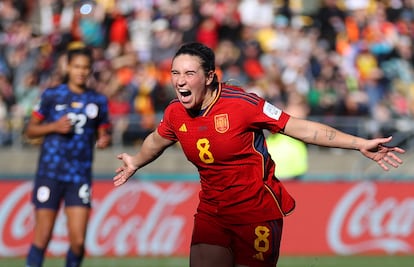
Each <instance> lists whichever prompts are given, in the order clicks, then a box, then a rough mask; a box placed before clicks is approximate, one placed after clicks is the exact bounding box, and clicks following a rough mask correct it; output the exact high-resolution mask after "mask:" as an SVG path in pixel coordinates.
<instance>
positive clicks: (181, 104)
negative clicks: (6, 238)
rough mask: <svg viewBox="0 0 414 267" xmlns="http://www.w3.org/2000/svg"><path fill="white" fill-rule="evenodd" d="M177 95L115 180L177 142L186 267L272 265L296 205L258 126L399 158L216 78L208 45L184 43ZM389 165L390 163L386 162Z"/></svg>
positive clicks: (376, 142) (177, 64)
mask: <svg viewBox="0 0 414 267" xmlns="http://www.w3.org/2000/svg"><path fill="white" fill-rule="evenodd" d="M171 74H172V84H173V87H174V88H175V91H176V94H177V98H176V99H175V100H173V101H172V102H171V103H170V104H169V106H168V107H167V108H166V110H165V114H164V118H163V120H162V121H161V122H160V124H159V126H158V128H157V129H156V130H155V131H154V132H153V133H151V134H150V135H149V136H148V137H147V138H146V139H145V140H144V142H143V144H142V147H141V149H140V151H139V152H138V153H137V154H136V155H133V156H132V155H129V154H126V153H122V154H120V155H118V158H119V159H120V160H122V162H123V164H122V166H121V167H119V168H118V169H117V170H116V173H117V174H116V175H115V176H114V178H113V181H114V185H115V186H120V185H122V184H124V183H125V182H126V181H127V180H128V179H129V178H130V177H131V176H132V175H133V174H134V173H135V172H136V171H137V170H138V169H139V168H142V167H143V166H145V165H146V164H148V163H150V162H152V161H154V160H155V159H156V158H157V157H158V156H160V155H161V153H162V152H163V151H164V149H166V148H167V147H169V146H171V145H172V144H174V143H175V142H180V144H181V146H182V149H183V151H184V153H185V155H186V157H187V158H188V160H189V161H191V162H192V163H193V164H194V165H195V166H196V167H197V168H198V171H199V175H200V179H201V192H200V195H199V197H200V202H199V205H198V208H197V213H196V215H195V219H194V229H193V235H192V241H191V249H190V266H191V267H233V266H237V267H241V266H249V267H271V266H273V267H274V266H275V265H276V263H277V261H278V257H279V247H280V240H281V233H282V225H283V217H284V216H286V215H288V214H289V213H291V212H292V211H293V209H294V207H295V202H294V200H293V198H292V197H291V196H290V195H289V194H288V192H287V191H286V190H285V189H284V187H283V185H282V184H281V183H280V181H279V180H278V179H277V178H276V177H275V175H274V171H275V163H274V162H273V161H272V159H271V157H270V156H269V153H268V151H267V148H266V144H265V138H264V134H263V129H266V130H270V131H271V132H273V133H276V132H282V133H284V134H286V135H289V136H291V137H294V138H297V139H300V140H302V141H304V142H307V143H310V144H315V145H321V146H327V147H338V148H344V149H355V150H359V151H360V152H361V153H362V154H363V155H364V156H366V157H368V158H370V159H372V160H374V161H376V162H377V163H378V164H379V165H380V167H382V168H383V169H384V170H388V169H389V166H392V167H397V166H398V165H399V164H401V163H402V161H401V159H400V158H399V157H397V156H396V154H395V152H397V153H403V152H404V150H403V149H401V148H398V147H387V146H385V145H384V144H385V143H387V142H389V141H390V140H391V137H389V138H377V139H372V140H367V139H363V138H359V137H356V136H352V135H349V134H345V133H343V132H340V131H338V130H336V129H334V128H331V127H329V126H327V125H323V124H320V123H316V122H312V121H307V120H303V119H299V118H295V117H292V116H290V115H289V114H287V113H285V112H284V111H282V110H280V109H279V108H277V107H275V106H273V105H271V104H269V103H268V102H266V101H265V100H264V99H262V98H260V97H258V96H257V95H255V94H249V93H246V92H245V91H243V90H242V89H240V88H237V87H233V86H230V85H227V84H225V83H220V82H219V81H218V78H217V76H216V74H215V56H214V53H213V51H212V50H211V49H210V48H208V47H206V46H204V45H202V44H199V43H190V44H185V45H183V46H182V47H181V48H180V49H179V50H178V51H177V53H176V54H175V56H174V58H173V62H172V68H171ZM388 165H389V166H388Z"/></svg>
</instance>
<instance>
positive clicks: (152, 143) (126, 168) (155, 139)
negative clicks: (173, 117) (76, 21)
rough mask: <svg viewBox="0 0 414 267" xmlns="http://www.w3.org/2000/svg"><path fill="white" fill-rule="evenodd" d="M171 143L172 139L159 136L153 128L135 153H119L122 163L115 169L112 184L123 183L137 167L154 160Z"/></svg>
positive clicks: (118, 184)
mask: <svg viewBox="0 0 414 267" xmlns="http://www.w3.org/2000/svg"><path fill="white" fill-rule="evenodd" d="M173 143H174V141H171V140H169V139H165V138H163V137H161V136H160V135H159V134H158V132H157V131H156V130H155V131H154V132H152V133H151V134H149V135H148V136H147V137H146V138H145V140H144V142H143V143H142V146H141V149H140V151H139V152H138V153H137V154H136V155H134V156H131V155H129V154H127V153H122V154H119V155H118V159H120V160H122V162H123V165H122V166H121V167H119V168H118V169H116V173H117V174H116V175H115V176H114V178H113V181H114V185H115V186H120V185H122V184H124V183H125V182H126V181H128V179H129V178H130V177H131V176H132V175H134V174H135V172H136V171H137V170H138V169H139V168H142V167H144V166H145V165H147V164H149V163H150V162H152V161H154V160H155V159H156V158H158V157H159V156H160V155H161V154H162V152H163V151H164V150H165V149H166V148H167V147H169V146H171V145H172V144H173Z"/></svg>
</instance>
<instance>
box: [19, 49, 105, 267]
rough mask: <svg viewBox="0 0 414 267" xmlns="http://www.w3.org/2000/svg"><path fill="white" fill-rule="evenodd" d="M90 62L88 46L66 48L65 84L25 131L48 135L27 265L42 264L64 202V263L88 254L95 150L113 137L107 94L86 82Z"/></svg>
mask: <svg viewBox="0 0 414 267" xmlns="http://www.w3.org/2000/svg"><path fill="white" fill-rule="evenodd" d="M92 63H93V62H92V52H91V51H90V49H88V48H87V47H80V48H76V49H72V50H68V53H67V73H66V74H67V77H66V82H65V83H63V84H61V85H59V86H57V87H55V88H49V89H46V90H45V91H44V93H43V94H42V96H41V99H40V103H39V105H38V106H37V107H35V109H34V111H33V115H32V117H31V119H30V121H29V123H28V126H27V128H26V131H25V134H26V136H27V137H28V138H39V137H43V138H44V139H43V144H42V148H41V153H40V157H39V162H38V169H37V173H36V179H35V182H34V188H33V196H32V202H33V204H34V206H35V226H34V235H33V242H32V244H31V247H30V249H29V253H28V255H27V262H26V266H27V267H40V266H42V263H43V260H44V255H45V251H46V249H47V246H48V244H49V241H50V239H51V237H52V232H53V228H54V224H55V220H56V217H57V214H58V210H59V208H60V205H61V202H62V201H63V200H64V203H65V206H64V209H65V214H66V217H67V228H68V237H69V242H70V247H69V249H68V252H67V255H66V266H67V267H69V266H70V267H77V266H80V264H81V262H82V259H83V256H84V243H85V236H86V229H87V224H88V219H89V213H90V208H91V185H92V161H93V153H94V148H95V147H97V148H105V147H107V146H108V145H109V144H110V140H111V136H110V133H109V131H108V129H109V127H110V123H109V118H108V101H107V98H106V97H105V96H104V95H102V94H99V93H97V92H95V91H94V90H92V89H90V88H88V87H87V86H86V84H87V80H88V78H89V75H90V74H91V70H92Z"/></svg>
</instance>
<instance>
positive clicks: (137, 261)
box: [0, 255, 414, 267]
mask: <svg viewBox="0 0 414 267" xmlns="http://www.w3.org/2000/svg"><path fill="white" fill-rule="evenodd" d="M0 266H2V267H3V266H4V267H22V266H24V259H22V258H0ZM59 266H64V259H63V258H47V260H46V261H45V264H44V267H59ZM114 266H116V267H188V259H187V258H172V257H171V258H170V257H168V258H128V257H126V258H122V257H119V258H109V257H108V258H106V257H102V258H98V257H97V258H91V257H87V258H85V261H84V264H83V265H82V267H114ZM412 266H414V255H412V256H329V257H328V256H309V257H293V256H289V257H287V256H285V257H281V259H280V261H279V264H278V267H412Z"/></svg>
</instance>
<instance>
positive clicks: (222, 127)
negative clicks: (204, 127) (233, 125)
mask: <svg viewBox="0 0 414 267" xmlns="http://www.w3.org/2000/svg"><path fill="white" fill-rule="evenodd" d="M229 127H230V125H229V116H228V114H219V115H216V116H214V128H215V129H216V131H217V132H219V133H225V132H227V130H228V129H229Z"/></svg>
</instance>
